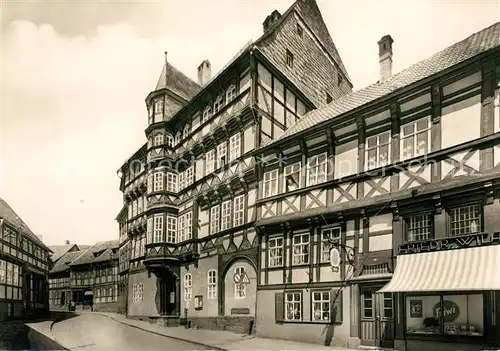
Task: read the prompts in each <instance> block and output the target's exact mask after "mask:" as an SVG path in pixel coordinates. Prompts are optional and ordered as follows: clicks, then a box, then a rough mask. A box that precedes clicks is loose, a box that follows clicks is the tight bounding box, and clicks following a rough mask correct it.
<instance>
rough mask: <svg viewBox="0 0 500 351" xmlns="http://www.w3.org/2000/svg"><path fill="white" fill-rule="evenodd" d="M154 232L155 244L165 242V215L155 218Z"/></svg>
mask: <svg viewBox="0 0 500 351" xmlns="http://www.w3.org/2000/svg"><path fill="white" fill-rule="evenodd" d="M153 218H154V232H153V242H155V243H161V242H163V215H161V214H160V215H155V216H154V217H153Z"/></svg>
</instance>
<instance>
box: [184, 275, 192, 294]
mask: <svg viewBox="0 0 500 351" xmlns="http://www.w3.org/2000/svg"><path fill="white" fill-rule="evenodd" d="M192 298H193V276H192V275H191V273H187V274H185V275H184V301H190V300H191V299H192Z"/></svg>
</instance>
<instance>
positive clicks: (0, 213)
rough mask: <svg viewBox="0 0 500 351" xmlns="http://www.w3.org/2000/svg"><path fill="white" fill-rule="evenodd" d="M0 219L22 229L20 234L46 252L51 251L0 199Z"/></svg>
mask: <svg viewBox="0 0 500 351" xmlns="http://www.w3.org/2000/svg"><path fill="white" fill-rule="evenodd" d="M0 218H3V220H4V221H5V222H7V224H10V225H11V226H12V227H14V228H15V229H18V228H22V230H21V231H22V233H23V234H24V235H26V236H27V237H28V238H30V239H31V240H33V241H34V242H35V243H37V244H39V245H40V246H41V247H42V248H44V249H46V250H47V251H51V250H50V249H49V248H48V247H47V246H46V245H45V244H44V243H43V241H42V240H40V238H39V237H38V236H37V235H35V233H33V232H32V231H31V229H30V228H29V227H28V226H27V225H26V223H24V221H23V220H22V219H21V217H19V216H18V215H17V213H16V212H15V211H14V210H13V209H12V207H10V206H9V204H8V203H7V202H6V201H5V200H4V199H2V198H0Z"/></svg>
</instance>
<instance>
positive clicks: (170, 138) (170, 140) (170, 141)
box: [165, 134, 174, 147]
mask: <svg viewBox="0 0 500 351" xmlns="http://www.w3.org/2000/svg"><path fill="white" fill-rule="evenodd" d="M165 144H167V146H168V147H173V146H174V137H173V136H171V135H170V134H166V135H165Z"/></svg>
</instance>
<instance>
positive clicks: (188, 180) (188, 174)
mask: <svg viewBox="0 0 500 351" xmlns="http://www.w3.org/2000/svg"><path fill="white" fill-rule="evenodd" d="M184 182H185V186H186V187H188V186H190V185H191V184H193V182H194V168H193V166H191V167H189V168H188V169H186V171H185V172H184Z"/></svg>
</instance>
